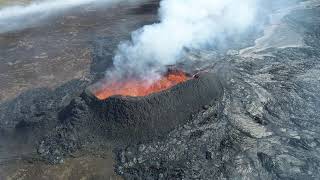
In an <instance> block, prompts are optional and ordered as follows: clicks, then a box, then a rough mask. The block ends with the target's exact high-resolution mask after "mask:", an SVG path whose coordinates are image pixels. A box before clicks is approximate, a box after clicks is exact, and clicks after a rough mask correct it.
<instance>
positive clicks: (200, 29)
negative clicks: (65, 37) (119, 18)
mask: <svg viewBox="0 0 320 180" xmlns="http://www.w3.org/2000/svg"><path fill="white" fill-rule="evenodd" d="M160 5H161V6H160V9H159V16H160V23H157V24H153V25H147V26H144V27H142V28H141V29H138V30H137V31H135V32H133V33H132V40H131V41H127V42H123V43H121V44H120V45H119V47H118V50H117V52H116V55H115V57H114V69H113V70H111V71H108V72H107V74H106V76H107V78H108V79H109V78H112V79H118V78H125V77H127V76H129V77H132V76H136V77H138V78H144V77H146V78H147V79H150V77H153V78H157V77H158V75H159V73H161V72H162V71H164V70H165V66H167V65H172V64H175V63H177V61H179V59H181V57H182V55H183V54H184V51H185V50H186V49H201V48H204V47H208V46H210V45H213V44H212V43H213V42H214V40H216V39H220V38H223V37H226V36H227V35H231V34H234V33H239V32H241V31H243V30H245V29H246V28H247V27H248V26H249V25H251V23H252V22H253V20H254V17H255V13H256V12H255V10H256V8H255V6H256V2H255V0H241V1H234V0H162V1H161V4H160Z"/></svg>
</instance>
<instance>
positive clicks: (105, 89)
mask: <svg viewBox="0 0 320 180" xmlns="http://www.w3.org/2000/svg"><path fill="white" fill-rule="evenodd" d="M188 79H189V77H188V76H187V74H186V73H184V72H182V71H170V72H168V73H167V74H166V75H164V76H163V77H162V78H161V79H159V80H157V81H155V82H153V83H149V82H146V81H142V80H126V81H124V82H113V83H106V84H105V85H102V87H101V86H100V87H99V88H97V90H93V94H94V95H95V96H96V97H97V98H98V99H100V100H104V99H107V98H109V97H110V96H114V95H121V96H132V97H137V96H147V95H149V94H152V93H156V92H160V91H163V90H166V89H169V88H170V87H172V86H175V85H177V84H179V83H181V82H184V81H186V80H188Z"/></svg>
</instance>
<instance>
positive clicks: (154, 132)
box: [38, 73, 223, 163]
mask: <svg viewBox="0 0 320 180" xmlns="http://www.w3.org/2000/svg"><path fill="white" fill-rule="evenodd" d="M222 95H223V88H222V85H221V83H220V81H219V79H218V76H217V75H216V74H214V73H203V74H200V75H198V76H197V78H193V79H191V80H188V81H186V82H184V83H181V84H178V85H177V86H175V87H173V88H170V89H168V90H165V91H162V92H160V93H155V94H151V95H149V96H145V97H121V96H113V97H110V98H108V99H106V100H98V99H97V98H96V97H94V96H93V95H92V94H90V92H87V91H86V92H84V93H83V94H82V95H81V96H80V97H78V98H75V99H74V100H72V101H71V103H70V104H69V105H68V106H67V107H66V108H65V109H64V110H63V111H61V112H60V115H59V117H60V122H61V123H60V124H59V125H58V126H57V128H56V129H55V131H53V132H52V133H51V134H50V135H48V136H47V138H45V139H44V140H43V141H42V142H41V143H40V147H39V150H38V152H39V153H40V154H41V155H42V156H43V157H44V158H46V159H47V160H49V161H51V162H54V163H56V162H57V161H56V160H57V159H58V160H60V159H61V157H63V156H65V155H67V154H69V153H70V152H73V151H75V149H76V148H77V147H78V148H79V147H80V146H78V145H79V144H85V143H86V142H91V141H94V139H97V138H98V139H101V138H102V139H105V141H114V142H120V141H121V142H123V143H124V144H127V143H134V142H136V143H137V142H144V141H150V140H154V139H158V138H159V137H163V136H165V135H166V134H167V133H168V132H170V131H171V130H173V129H174V128H176V127H177V126H178V125H181V124H184V123H186V122H188V121H189V120H190V119H191V118H192V115H193V114H195V113H197V112H198V111H199V110H201V109H202V108H203V107H204V106H206V105H210V104H215V103H217V102H218V101H220V100H221V97H222ZM68 141H70V144H71V145H70V146H69V145H68V143H67V142H68ZM77 144H78V145H77Z"/></svg>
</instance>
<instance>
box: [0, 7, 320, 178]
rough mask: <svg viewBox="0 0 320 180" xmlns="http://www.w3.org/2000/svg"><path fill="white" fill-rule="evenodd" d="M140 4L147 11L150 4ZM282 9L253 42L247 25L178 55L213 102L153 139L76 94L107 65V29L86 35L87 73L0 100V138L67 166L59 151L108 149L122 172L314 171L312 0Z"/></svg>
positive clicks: (316, 97) (317, 64)
mask: <svg viewBox="0 0 320 180" xmlns="http://www.w3.org/2000/svg"><path fill="white" fill-rule="evenodd" d="M275 4H276V3H275ZM292 4H294V3H292ZM292 4H290V6H291V5H292ZM144 8H147V9H148V12H149V13H154V11H153V10H152V9H154V8H152V7H150V6H149V5H147V6H144ZM290 10H291V11H290V12H287V13H285V14H286V15H285V16H284V17H281V15H280V20H279V21H275V22H274V23H275V24H272V25H271V26H272V27H273V28H272V29H271V30H270V29H269V31H265V35H264V36H263V37H261V38H259V39H258V40H257V41H255V43H254V40H255V39H257V38H258V37H259V36H262V33H261V32H256V31H252V32H247V36H244V38H243V39H236V40H235V41H234V42H232V41H230V44H228V46H227V47H228V48H226V47H225V46H224V47H217V49H216V51H210V50H207V51H199V52H190V55H189V56H188V57H186V59H187V60H188V61H191V62H194V64H196V65H197V66H199V67H197V68H199V69H201V68H204V69H205V70H206V71H209V72H212V73H213V74H214V78H215V79H218V80H219V82H220V83H221V86H222V88H223V93H221V97H220V98H218V100H216V101H214V103H209V102H210V99H208V103H207V102H205V103H204V104H205V105H202V104H201V105H198V106H197V108H198V109H194V111H193V112H192V115H191V116H190V117H189V118H187V119H184V118H183V119H179V123H177V124H175V126H176V127H173V128H172V127H170V128H169V129H166V130H167V131H169V132H167V131H166V132H163V133H162V134H161V135H160V136H159V137H158V136H150V134H148V133H146V134H145V136H147V137H148V138H149V139H148V140H144V139H143V138H141V140H140V139H135V140H132V139H130V138H134V137H132V136H131V135H128V134H126V133H125V131H122V132H121V130H122V127H121V123H120V124H119V126H120V127H117V125H114V127H113V128H110V126H112V124H114V123H113V122H114V120H116V119H108V118H106V117H104V115H103V113H102V114H101V109H99V111H98V112H99V113H97V112H96V111H95V107H94V106H95V105H93V104H90V102H91V103H92V101H91V100H90V98H89V97H88V95H87V94H86V93H82V91H84V89H85V88H86V87H87V86H88V85H89V84H90V83H92V81H93V80H96V79H99V78H100V77H101V72H103V71H104V68H102V67H104V66H108V65H109V64H111V62H110V61H109V60H110V59H111V57H112V50H110V48H111V47H112V46H114V44H116V43H117V42H118V40H114V39H113V38H112V37H105V38H95V40H93V41H94V42H95V43H94V44H95V45H94V51H93V52H94V53H93V55H92V56H93V62H92V65H91V75H90V76H88V77H87V78H85V79H82V80H74V81H71V82H67V83H66V84H65V85H63V86H61V87H59V88H57V89H56V90H51V89H45V88H43V89H38V90H34V91H29V92H26V93H24V94H22V95H20V96H19V97H17V98H16V99H15V100H13V101H8V102H6V103H2V104H1V111H0V112H1V115H0V116H1V118H0V125H1V133H2V134H1V135H3V136H1V138H3V139H4V140H3V141H2V139H0V142H6V143H7V142H9V141H11V139H13V141H17V142H23V143H25V141H30V143H26V144H27V145H28V146H27V147H28V148H27V149H33V150H31V152H34V150H35V149H37V150H38V155H35V154H32V155H30V154H28V156H31V158H28V163H30V164H37V163H38V162H39V161H42V160H45V162H49V163H62V164H63V163H66V164H67V165H69V163H70V160H69V159H66V158H68V157H70V156H71V157H74V156H75V152H77V151H81V150H89V151H95V153H96V154H99V153H98V152H100V151H105V152H107V151H108V152H109V151H110V149H114V153H115V154H116V165H115V167H116V172H117V173H118V174H119V175H120V176H122V177H123V178H125V179H319V178H320V168H319V167H320V127H319V126H320V125H319V119H320V112H319V111H320V110H319V108H318V107H319V106H320V91H319V89H320V50H319V48H320V26H319V24H320V3H319V2H318V1H310V3H305V4H303V5H293V7H292V9H290ZM131 12H132V13H141V9H139V8H136V9H134V11H131ZM143 12H144V11H143ZM142 14H144V13H142ZM279 14H281V13H279ZM262 19H263V18H262ZM153 20H155V19H153ZM271 23H272V22H271ZM289 35H291V36H292V35H294V38H293V37H290V36H289ZM117 37H118V36H117ZM114 41H115V42H114ZM250 46H252V47H250ZM230 47H231V48H230ZM243 48H245V49H243ZM229 49H234V50H229ZM241 49H242V50H241ZM221 52H222V53H221ZM224 52H227V53H224ZM194 64H193V63H191V65H190V66H189V65H188V68H192V67H193V66H194ZM182 66H183V65H182ZM176 88H178V89H179V87H176ZM160 97H161V96H160ZM88 98H89V99H88ZM181 98H183V97H182V96H181ZM148 102H149V101H148ZM159 102H161V101H159ZM166 105H167V104H166ZM146 107H147V106H146ZM129 108H130V106H129ZM16 112H18V113H16ZM106 113H107V111H106ZM180 121H181V122H180ZM110 122H111V123H110ZM115 124H116V123H115ZM124 125H126V124H124ZM164 126H165V125H164ZM140 127H141V126H140ZM139 130H140V129H139ZM110 132H111V133H112V132H113V133H114V134H115V135H114V136H112V135H110ZM143 133H144V132H142V136H143ZM7 137H10V138H7ZM17 137H19V138H17ZM21 137H24V138H21ZM35 144H36V145H35ZM4 145H5V144H1V146H4ZM29 146H30V147H29ZM106 147H107V148H106ZM0 148H1V147H0ZM25 149H26V147H23V148H21V151H23V150H25ZM12 154H14V156H13V155H12ZM12 154H10V153H9V154H8V153H7V154H3V153H2V154H1V149H0V159H5V158H6V156H8V157H9V158H8V157H7V158H8V159H9V160H10V159H11V158H14V157H16V156H17V157H19V156H21V155H23V152H12ZM1 156H3V158H2V157H1ZM11 156H13V157H11ZM101 156H102V157H103V155H101ZM106 156H107V155H106ZM77 158H79V157H76V158H74V159H77ZM7 162H9V161H2V162H1V161H0V164H1V163H2V164H5V163H7ZM81 162H82V161H81ZM96 162H100V161H96ZM92 164H94V162H91V165H92ZM109 165H110V164H109ZM49 166H53V165H49ZM39 168H40V167H39ZM109 168H110V167H109ZM4 169H5V168H3V169H0V174H1V172H3V170H4ZM95 170H96V169H93V170H92V171H95ZM22 171H23V170H22ZM22 174H23V173H22ZM21 176H22V177H23V175H21ZM15 177H17V176H15ZM25 177H29V179H32V177H36V175H34V176H25ZM69 177H70V176H69ZM0 178H1V176H0ZM77 178H78V179H79V177H74V179H77ZM89 178H93V179H94V178H96V179H99V178H100V179H103V178H109V177H105V176H92V177H91V176H89ZM25 179H27V178H25Z"/></svg>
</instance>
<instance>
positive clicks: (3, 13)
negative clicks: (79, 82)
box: [0, 0, 137, 33]
mask: <svg viewBox="0 0 320 180" xmlns="http://www.w3.org/2000/svg"><path fill="white" fill-rule="evenodd" d="M135 1H137V0H45V1H39V2H35V3H31V4H28V5H25V6H22V5H20V6H9V7H5V8H2V9H0V33H4V32H8V31H14V30H19V29H23V28H26V27H29V26H32V25H35V24H38V23H40V22H41V20H44V19H46V18H48V17H49V16H50V15H52V14H55V13H61V12H63V11H65V10H68V9H70V8H76V7H79V6H84V5H89V4H93V3H102V4H104V5H106V4H112V3H119V2H135Z"/></svg>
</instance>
